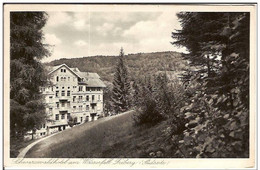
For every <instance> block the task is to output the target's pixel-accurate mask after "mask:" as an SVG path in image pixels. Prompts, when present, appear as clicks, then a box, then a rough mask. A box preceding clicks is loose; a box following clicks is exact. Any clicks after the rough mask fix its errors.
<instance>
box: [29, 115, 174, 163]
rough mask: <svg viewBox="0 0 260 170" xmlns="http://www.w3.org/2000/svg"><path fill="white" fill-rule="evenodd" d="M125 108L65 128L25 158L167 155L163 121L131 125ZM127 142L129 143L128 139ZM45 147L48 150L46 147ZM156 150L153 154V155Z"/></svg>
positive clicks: (130, 119)
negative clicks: (151, 124) (124, 111)
mask: <svg viewBox="0 0 260 170" xmlns="http://www.w3.org/2000/svg"><path fill="white" fill-rule="evenodd" d="M133 114H134V111H129V112H127V113H124V114H120V115H117V116H112V117H106V118H103V119H99V120H97V121H95V122H88V123H84V124H82V125H80V126H76V127H74V128H71V129H68V130H65V131H64V132H62V133H59V134H57V135H55V136H52V137H50V138H48V139H45V140H44V141H41V142H40V143H38V144H36V145H35V146H34V147H33V148H31V149H30V150H29V152H28V153H27V154H26V156H25V157H26V158H149V157H169V156H172V155H171V149H172V148H171V146H169V144H168V143H167V141H166V140H165V135H166V132H165V127H166V122H162V123H161V124H158V125H156V126H155V127H153V128H144V127H137V126H134V122H133V119H132V116H133ZM129 141H131V142H129ZM47 148H48V149H47ZM154 153H156V155H153V154H154Z"/></svg>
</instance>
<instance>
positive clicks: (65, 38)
mask: <svg viewBox="0 0 260 170" xmlns="http://www.w3.org/2000/svg"><path fill="white" fill-rule="evenodd" d="M180 28H181V27H180V23H179V22H178V19H177V16H176V13H175V12H169V11H166V12H161V11H158V12H150V11H148V12H48V20H47V23H46V25H45V27H44V29H43V32H44V35H45V39H44V43H46V44H49V45H50V47H49V49H50V51H51V56H50V57H48V58H44V59H43V60H42V62H49V61H52V60H56V59H60V58H80V57H87V56H96V55H119V51H120V48H121V47H122V48H123V49H124V52H125V54H130V53H140V52H159V51H178V52H186V50H185V48H177V47H175V46H173V45H172V44H171V42H173V39H172V38H171V32H173V31H174V30H175V29H180Z"/></svg>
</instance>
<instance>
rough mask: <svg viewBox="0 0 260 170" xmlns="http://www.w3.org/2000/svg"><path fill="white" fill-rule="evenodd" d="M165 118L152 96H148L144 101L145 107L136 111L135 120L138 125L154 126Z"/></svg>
mask: <svg viewBox="0 0 260 170" xmlns="http://www.w3.org/2000/svg"><path fill="white" fill-rule="evenodd" d="M164 118H165V117H164V116H163V115H162V114H161V113H160V111H159V110H158V107H157V103H156V101H155V100H154V99H153V98H152V97H151V96H149V97H148V96H146V97H145V99H144V101H143V106H141V107H140V108H139V109H137V110H136V113H135V114H134V115H133V119H134V122H135V124H136V125H147V126H152V125H155V124H157V123H159V122H160V121H162V120H163V119H164Z"/></svg>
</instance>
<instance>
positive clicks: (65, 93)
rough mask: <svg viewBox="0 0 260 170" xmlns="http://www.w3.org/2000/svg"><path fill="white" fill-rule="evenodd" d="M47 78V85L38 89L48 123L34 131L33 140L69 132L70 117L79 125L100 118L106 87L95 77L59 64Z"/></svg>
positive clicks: (96, 75)
mask: <svg viewBox="0 0 260 170" xmlns="http://www.w3.org/2000/svg"><path fill="white" fill-rule="evenodd" d="M48 75H49V79H50V82H51V83H50V85H48V86H46V87H43V88H41V92H42V94H43V95H44V97H45V103H46V112H47V120H46V123H45V124H42V125H41V129H39V130H37V131H36V137H40V136H44V135H48V134H52V133H55V132H57V131H62V130H65V129H66V128H69V125H68V119H69V117H72V118H73V119H74V120H76V124H81V123H84V122H88V121H94V120H97V119H98V117H99V116H102V115H103V89H104V88H105V87H106V86H105V84H104V83H103V82H102V80H101V79H100V77H99V75H98V74H97V73H90V72H81V71H79V69H78V68H70V67H68V66H67V65H66V64H62V65H59V66H54V67H52V68H51V69H50V72H49V73H48Z"/></svg>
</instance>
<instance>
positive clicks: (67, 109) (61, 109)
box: [57, 107, 71, 112]
mask: <svg viewBox="0 0 260 170" xmlns="http://www.w3.org/2000/svg"><path fill="white" fill-rule="evenodd" d="M57 109H58V110H59V111H68V112H69V111H70V109H71V108H70V107H58V108H57Z"/></svg>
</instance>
